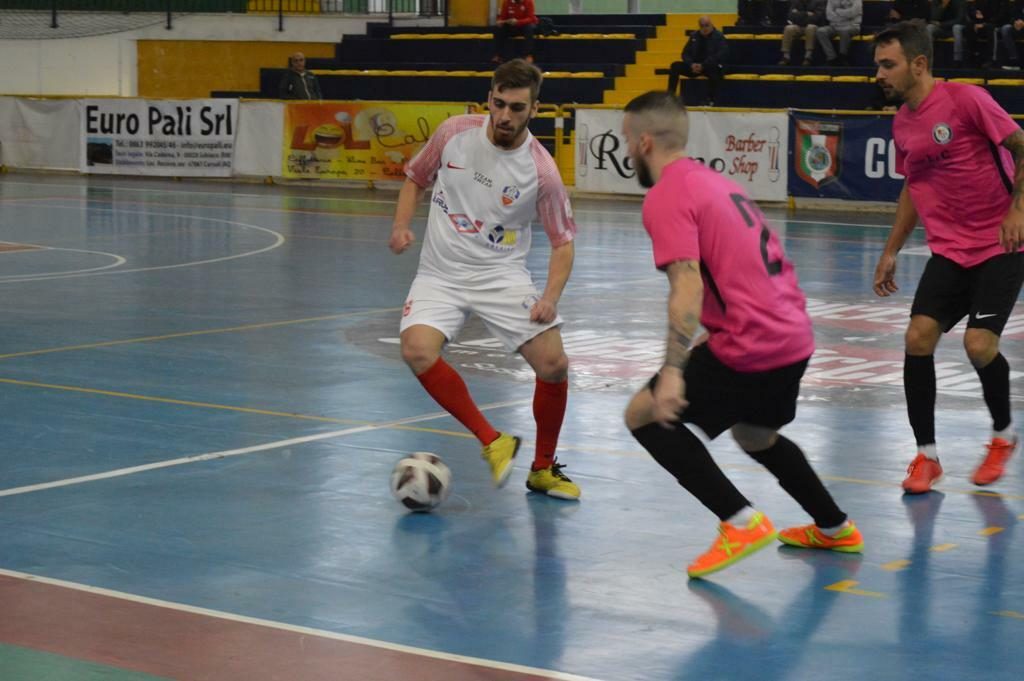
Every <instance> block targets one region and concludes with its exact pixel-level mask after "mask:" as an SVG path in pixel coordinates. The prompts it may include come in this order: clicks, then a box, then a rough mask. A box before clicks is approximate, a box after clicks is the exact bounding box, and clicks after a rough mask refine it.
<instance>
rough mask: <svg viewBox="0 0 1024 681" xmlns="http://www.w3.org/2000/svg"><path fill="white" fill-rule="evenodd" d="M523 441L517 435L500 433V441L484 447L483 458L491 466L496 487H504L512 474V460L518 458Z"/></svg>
mask: <svg viewBox="0 0 1024 681" xmlns="http://www.w3.org/2000/svg"><path fill="white" fill-rule="evenodd" d="M521 443H522V440H520V439H519V438H517V437H516V436H515V435H507V434H505V433H499V434H498V439H497V440H495V441H494V442H492V443H491V444H489V445H484V448H483V452H482V453H481V456H482V457H483V458H484V461H486V462H487V463H489V464H490V465H491V479H492V480H494V486H495V487H504V486H505V483H506V482H508V476H509V475H510V474H511V473H512V460H513V459H515V458H516V453H517V452H518V451H519V445H520V444H521Z"/></svg>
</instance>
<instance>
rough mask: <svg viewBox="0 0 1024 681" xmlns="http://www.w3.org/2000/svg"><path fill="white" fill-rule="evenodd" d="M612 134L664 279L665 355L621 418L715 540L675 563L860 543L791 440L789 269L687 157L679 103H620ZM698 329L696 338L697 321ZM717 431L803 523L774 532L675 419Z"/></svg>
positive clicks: (797, 312) (712, 566) (801, 336)
mask: <svg viewBox="0 0 1024 681" xmlns="http://www.w3.org/2000/svg"><path fill="white" fill-rule="evenodd" d="M625 111H626V116H625V120H624V122H623V125H622V132H623V135H624V136H625V138H626V141H627V146H628V150H629V156H630V159H631V160H632V162H633V167H634V168H636V173H637V179H638V180H639V181H640V184H641V185H643V186H644V187H650V191H649V192H648V193H647V197H646V198H645V199H644V206H643V221H644V227H645V228H646V229H647V233H648V234H649V235H650V237H651V242H652V244H653V248H654V264H655V266H656V267H657V268H658V269H659V270H662V271H664V272H665V273H666V274H667V275H668V280H669V285H670V292H669V300H668V317H669V330H668V341H667V345H666V350H665V363H664V366H663V367H662V368H661V371H660V372H659V373H658V374H657V375H656V376H655V377H654V378H652V379H651V381H650V383H649V384H648V386H647V387H646V388H644V389H643V390H641V391H640V392H638V393H637V394H636V395H635V396H634V397H633V399H632V401H631V402H630V403H629V406H628V407H627V408H626V425H627V426H628V427H629V429H630V431H631V432H632V433H633V436H634V437H635V438H636V439H637V440H638V441H639V442H640V444H642V445H643V446H644V448H645V449H647V451H649V452H650V453H651V455H652V456H653V457H654V459H655V460H656V461H657V462H658V463H659V464H661V466H662V467H664V468H665V469H666V470H667V471H668V472H669V473H671V474H672V475H673V476H674V477H675V478H676V480H678V481H679V484H680V485H682V486H683V487H684V488H686V489H687V490H688V491H689V492H690V493H692V494H693V495H694V496H695V497H697V499H698V500H699V501H700V502H701V503H702V504H704V505H705V506H706V507H707V508H708V509H709V510H710V511H711V512H713V513H714V514H715V515H717V516H718V518H719V520H720V521H721V522H720V524H719V530H718V531H719V535H720V536H719V538H717V539H716V540H715V542H714V543H713V544H712V546H711V548H710V549H709V550H708V551H707V552H706V553H704V554H703V555H701V556H700V557H698V558H697V560H695V561H694V562H693V563H692V564H691V565H690V566H689V567H688V568H687V573H688V574H689V575H690V577H703V576H705V575H708V574H711V573H713V572H716V571H718V570H721V569H723V568H725V567H728V566H729V565H731V564H732V563H734V562H736V561H737V560H740V559H742V558H745V557H746V556H748V555H750V554H751V553H753V552H755V551H757V550H758V549H761V548H764V547H765V546H767V545H768V544H770V543H772V541H773V540H774V539H775V538H776V535H777V536H778V538H779V539H780V540H781V541H782V542H783V543H786V544H790V545H793V546H800V547H805V548H818V549H831V550H835V551H843V552H849V553H858V552H860V551H862V550H863V547H864V540H863V537H862V536H861V533H860V531H859V530H858V529H857V527H856V526H855V525H854V524H853V522H852V521H850V520H849V518H847V516H846V514H845V513H843V511H841V510H840V509H839V507H838V506H837V505H836V503H835V501H834V500H833V499H832V496H831V495H830V494H829V493H828V490H826V489H825V486H824V485H822V483H821V480H820V479H819V478H818V476H817V474H816V473H815V472H814V470H813V469H812V468H811V466H810V464H809V463H808V462H807V458H806V457H805V456H804V453H803V452H802V451H801V450H800V448H799V447H798V446H797V445H796V443H794V442H793V441H791V440H789V439H788V438H786V437H784V436H782V435H780V434H779V433H778V431H779V429H780V428H781V427H782V426H784V425H785V424H787V423H789V422H790V421H792V420H793V418H794V417H795V416H796V402H797V395H798V393H799V391H800V379H801V377H802V376H803V374H804V370H805V369H806V368H807V362H808V359H809V358H810V356H811V353H813V352H814V332H813V329H812V328H811V320H810V318H809V317H808V316H807V312H806V309H805V300H804V294H803V292H802V291H801V290H800V287H799V285H798V283H797V278H796V272H795V271H794V269H793V265H792V263H790V262H789V260H787V259H786V255H785V253H784V252H783V249H782V245H781V244H780V243H779V239H778V237H777V236H776V235H775V233H774V232H773V231H772V230H771V228H770V227H769V225H768V222H767V220H766V219H765V216H764V215H763V214H762V213H761V210H760V209H759V208H758V206H757V204H756V203H754V202H753V201H752V200H751V199H750V198H749V197H747V195H746V194H745V193H744V191H743V189H742V188H741V187H740V186H739V185H737V184H735V183H734V182H732V181H731V180H728V179H726V178H725V177H723V176H722V175H719V174H718V173H716V172H715V171H713V170H710V169H708V168H706V167H705V166H703V165H701V164H700V163H698V162H696V161H694V160H692V159H690V158H687V156H686V152H685V149H686V142H687V137H688V133H689V124H688V120H687V115H686V108H685V107H684V106H683V105H682V103H681V102H680V101H679V100H678V99H677V98H676V97H675V96H673V95H672V94H671V93H667V92H648V93H647V94H644V95H641V96H639V97H637V98H636V99H634V100H633V101H631V102H630V103H629V104H627V105H626V109H625ZM701 325H703V326H704V328H705V329H706V331H707V337H706V340H704V341H703V342H701V339H697V338H696V337H697V333H698V327H699V326H701ZM686 423H691V424H693V425H694V426H697V427H698V428H700V429H701V430H702V431H704V433H705V434H706V435H707V436H708V437H709V438H711V439H714V438H716V437H718V436H719V435H721V434H722V433H723V432H725V431H726V430H729V431H730V432H731V433H732V436H733V438H734V439H735V440H736V442H737V444H739V446H740V447H741V448H742V449H743V451H745V452H746V453H747V454H749V455H750V456H751V457H752V458H753V459H754V460H755V461H757V462H758V463H760V464H762V465H763V466H764V467H765V468H767V469H768V470H769V471H770V472H771V473H772V475H774V476H775V477H776V478H778V480H779V483H780V484H781V485H782V488H783V489H784V490H786V491H787V492H788V493H789V494H790V496H792V497H793V498H794V499H795V500H796V501H797V502H798V503H799V504H800V505H801V506H802V507H803V508H804V510H806V511H807V512H808V514H810V516H811V517H812V518H813V519H814V524H811V525H804V526H801V527H794V528H790V529H786V530H782V531H781V532H778V533H776V531H775V529H774V527H773V526H772V523H771V521H770V520H768V518H767V517H766V516H765V515H764V514H763V513H761V512H759V511H757V510H755V509H754V508H753V507H752V506H751V505H750V502H749V501H747V499H746V498H745V497H744V496H743V495H742V494H741V493H740V491H739V490H738V489H736V487H735V486H734V485H733V484H732V482H731V481H730V480H729V479H728V478H727V477H726V476H725V474H724V473H723V472H722V470H721V469H720V468H719V467H718V465H717V464H716V463H715V462H714V460H713V459H712V458H711V455H710V453H709V452H708V450H707V448H706V447H704V444H703V443H702V442H701V441H700V439H699V438H698V437H697V436H696V435H695V434H694V433H692V432H691V431H690V430H689V429H688V428H687V427H686V426H685V425H684V424H686Z"/></svg>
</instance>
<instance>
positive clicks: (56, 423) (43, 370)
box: [0, 174, 1024, 681]
mask: <svg viewBox="0 0 1024 681" xmlns="http://www.w3.org/2000/svg"><path fill="white" fill-rule="evenodd" d="M394 198H395V194H394V192H390V191H384V190H380V191H366V190H359V191H356V190H343V189H339V188H337V187H331V186H328V185H322V186H313V187H308V186H305V187H283V186H265V185H258V184H244V183H237V184H232V183H227V182H208V183H191V182H172V181H159V180H144V179H138V178H136V179H132V178H117V179H104V178H99V177H93V178H83V177H78V176H59V175H45V176H42V175H34V174H8V175H4V176H0V295H2V300H3V306H2V310H3V333H2V334H0V443H2V454H0V681H43V680H46V681H65V680H73V681H98V680H100V679H103V680H105V681H111V680H113V681H127V680H132V681H136V680H143V679H146V680H152V679H178V680H182V681H193V680H210V681H235V680H238V681H264V680H269V679H278V680H281V681H319V680H321V679H323V680H327V679H331V680H333V681H397V680H398V679H409V680H412V681H461V680H462V679H481V680H487V681H512V680H525V679H566V680H568V679H600V680H602V681H670V680H690V679H692V680H695V681H696V680H699V681H718V680H727V681H748V680H749V681H755V680H756V681H810V680H812V679H814V680H815V681H816V680H818V679H822V678H825V679H829V680H831V681H845V680H853V679H858V680H859V679H872V680H873V681H895V680H902V679H950V680H958V681H959V680H964V679H984V680H985V681H1009V680H1011V679H1013V680H1016V679H1019V678H1021V669H1020V659H1021V658H1020V655H1019V648H1020V645H1021V642H1022V641H1024V567H1022V566H1024V543H1022V542H1024V536H1022V534H1024V529H1021V528H1020V527H1018V526H1019V525H1021V524H1022V523H1021V520H1024V475H1022V470H1024V458H1022V457H1020V456H1017V457H1016V458H1014V459H1013V460H1012V461H1011V465H1010V470H1009V472H1008V474H1007V475H1006V477H1005V478H1004V479H1003V480H1000V481H999V482H998V483H996V484H995V485H993V486H992V487H991V488H986V489H985V490H980V489H979V488H976V487H974V486H973V485H972V484H971V483H970V480H969V478H970V475H971V473H972V472H973V469H974V467H975V466H976V464H977V463H978V461H979V460H980V457H981V455H982V451H983V444H984V442H985V441H986V440H987V438H988V435H989V428H990V421H989V418H988V414H987V411H986V409H985V406H984V403H983V401H982V399H981V394H980V386H979V383H978V380H977V377H976V375H975V372H974V370H973V369H972V368H971V366H970V365H969V363H968V362H967V360H966V358H965V356H964V353H963V349H962V345H961V343H962V339H963V332H962V328H960V329H954V330H953V331H952V332H951V333H950V334H948V335H947V337H946V338H945V339H944V340H943V343H942V344H941V345H940V348H939V352H938V355H937V366H938V370H939V391H940V392H939V398H938V411H937V429H938V438H939V452H940V455H941V456H942V460H943V463H944V465H945V468H946V478H945V480H944V481H943V482H942V483H940V485H939V487H938V489H939V490H940V491H936V492H933V493H931V494H928V495H923V496H915V497H908V496H904V495H903V494H902V490H901V488H900V482H901V480H902V478H903V476H904V473H905V469H906V466H907V464H908V463H909V461H910V459H911V457H912V455H913V453H914V441H913V436H912V433H911V431H910V427H909V425H908V424H907V421H906V414H905V406H904V398H903V392H902V369H901V367H902V357H903V351H902V330H903V327H904V325H905V323H906V319H907V314H908V309H909V304H910V301H911V295H912V293H913V290H914V288H915V286H916V281H917V277H918V276H919V275H920V273H921V271H922V268H923V266H924V263H925V261H926V259H927V249H926V248H925V247H924V241H923V234H922V233H921V231H920V230H918V231H917V232H915V234H914V236H913V240H912V242H911V244H910V245H911V247H910V248H908V249H906V250H905V251H904V253H903V254H902V255H901V256H900V261H899V270H898V273H897V281H898V283H899V284H900V286H901V290H900V292H899V293H898V294H897V295H896V296H894V297H892V298H888V299H880V298H877V297H875V295H874V294H873V293H872V291H871V278H872V275H873V272H874V267H875V263H876V260H877V257H878V254H879V252H880V250H881V248H882V244H883V243H884V241H885V238H886V235H887V234H888V224H889V220H890V219H891V214H889V213H866V212H846V213H834V212H821V211H817V212H815V211H806V210H805V211H799V212H792V213H790V212H786V211H785V210H784V209H781V208H771V209H768V210H767V212H768V213H769V215H770V216H771V217H772V220H773V222H774V224H775V226H776V228H777V229H778V231H779V232H780V233H784V235H785V238H784V242H785V245H786V248H787V251H788V253H789V255H790V257H791V258H792V260H793V261H794V262H795V263H796V266H797V271H798V273H799V276H800V280H801V283H802V285H803V288H804V290H805V292H806V294H807V296H808V309H809V312H810V314H811V315H812V317H813V319H814V322H815V328H816V334H817V342H818V350H817V352H816V354H815V356H814V358H813V360H812V366H811V368H810V370H809V371H808V374H807V376H806V377H805V379H804V382H803V390H802V393H801V402H800V408H799V411H798V415H797V419H796V421H795V422H794V423H793V424H791V425H790V426H788V427H787V428H786V429H785V431H784V432H785V433H786V434H787V436H788V437H790V438H791V439H793V440H795V441H796V442H798V443H799V444H800V445H801V446H802V447H803V448H804V450H805V451H806V453H807V455H808V457H809V458H810V459H811V460H812V463H813V465H814V466H815V467H816V469H817V470H818V472H819V474H820V475H821V476H822V477H823V478H824V480H825V482H826V484H827V485H828V487H829V488H830V490H831V491H832V493H833V494H834V496H835V497H836V498H837V500H838V501H839V503H840V505H841V506H842V507H843V508H844V509H845V510H846V511H847V512H848V513H849V514H850V516H851V517H852V518H853V519H854V520H855V521H856V522H857V524H858V526H859V527H860V528H861V530H862V531H863V533H864V535H865V539H866V542H867V544H866V549H865V552H864V554H863V555H861V556H856V555H841V554H831V553H824V552H822V553H812V552H807V551H801V550H799V549H790V548H782V547H781V545H780V546H779V547H770V548H768V549H766V550H764V551H761V552H760V553H758V554H756V555H754V556H753V557H751V558H749V559H748V560H745V561H743V562H741V563H738V564H736V565H735V566H733V567H731V568H729V569H727V570H725V571H723V572H721V573H718V574H716V575H713V576H711V577H710V578H708V579H706V580H696V581H691V580H688V579H687V577H686V574H685V566H686V564H687V563H688V562H689V561H690V560H692V559H693V558H694V557H695V556H696V555H697V554H699V553H701V552H703V551H704V550H705V549H706V548H707V547H708V546H709V545H710V543H711V540H712V539H713V538H714V536H715V522H716V519H715V518H714V517H713V516H712V515H711V514H710V513H709V512H707V511H706V510H704V509H703V508H702V507H701V506H700V505H699V504H698V503H697V502H696V501H695V500H694V499H693V498H692V497H690V496H689V494H687V493H686V492H685V491H684V490H682V489H681V488H680V487H679V486H678V485H676V484H675V482H674V481H673V480H672V479H671V478H669V476H668V474H667V473H665V471H664V470H662V469H661V468H660V467H659V466H658V465H657V464H656V463H655V462H654V461H653V460H652V459H651V458H650V457H649V456H648V455H647V454H646V453H645V452H644V451H643V450H642V449H641V448H640V447H639V445H637V444H636V443H635V441H634V440H633V439H632V437H631V436H630V434H629V433H628V432H627V430H626V428H625V427H624V425H623V423H622V411H623V409H624V407H625V404H626V402H627V400H628V398H629V396H630V394H631V393H632V392H633V391H634V390H636V389H637V388H639V387H640V386H642V385H643V384H644V383H645V381H646V380H647V378H648V377H649V376H650V375H651V374H652V373H653V372H654V371H655V370H656V369H657V367H658V366H659V364H660V361H661V358H662V350H663V339H664V335H665V299H666V292H667V284H666V280H665V277H664V275H663V274H660V273H658V272H657V271H656V270H655V269H654V268H653V265H652V258H651V253H650V246H649V241H648V238H647V235H646V233H645V232H644V230H643V227H642V225H641V223H640V212H639V205H640V204H639V203H638V202H637V201H633V200H614V201H613V200H596V199H578V200H576V201H575V202H574V207H575V210H576V218H577V221H578V224H579V234H578V237H577V241H576V249H577V250H576V267H575V270H574V273H573V277H572V279H571V281H570V282H569V285H568V287H567V290H566V293H565V295H564V297H563V299H562V302H561V305H560V312H561V314H562V316H563V317H564V318H565V320H566V324H565V326H564V328H563V333H564V337H565V340H566V349H567V352H568V355H569V357H570V361H571V365H572V366H571V389H570V396H569V408H568V413H567V416H566V421H565V426H564V428H563V431H562V437H561V441H560V447H559V453H558V456H559V460H560V461H561V462H563V463H565V464H567V468H566V472H567V473H568V474H569V475H570V476H571V477H572V478H573V479H574V480H575V481H577V482H578V483H579V484H580V486H581V488H582V490H583V497H582V500H581V501H580V502H578V503H574V502H565V501H559V500H555V499H550V498H547V497H543V496H538V495H535V494H533V493H529V492H528V491H527V490H526V489H525V487H524V480H525V476H526V471H527V467H528V465H529V463H530V459H531V458H532V450H533V437H534V433H533V429H534V426H533V417H532V408H531V402H532V393H533V376H532V372H530V371H529V368H528V367H527V366H526V364H525V363H524V362H523V361H522V360H521V359H520V358H518V357H516V356H511V357H510V356H508V355H507V354H506V353H505V352H504V351H503V350H502V349H501V348H500V346H499V345H498V344H497V342H496V341H494V340H493V339H491V338H489V337H488V335H487V334H486V332H485V331H484V329H483V327H482V326H481V325H480V324H478V323H475V322H471V323H470V324H469V325H468V326H467V327H466V329H465V331H464V333H463V336H462V337H460V338H459V339H458V340H457V342H455V343H452V344H451V345H450V347H449V349H448V353H447V357H448V360H449V362H451V363H452V364H453V365H454V366H456V367H457V368H458V369H459V370H460V371H461V372H462V374H463V376H464V377H465V378H466V380H467V383H468V384H469V387H470V389H471V391H472V392H473V395H474V397H475V398H476V400H477V401H478V403H479V404H481V405H482V406H483V408H484V409H485V413H486V414H487V415H488V416H489V418H490V419H491V420H492V421H493V423H494V424H495V426H496V427H497V428H499V429H500V430H507V431H509V432H513V433H517V434H520V435H522V436H523V437H524V438H525V440H526V442H525V444H524V448H523V450H522V451H521V453H520V457H519V458H518V459H517V461H518V464H517V466H516V469H515V471H514V472H513V476H512V480H511V482H510V483H509V485H508V486H507V487H506V488H504V489H502V490H499V491H496V490H494V489H493V488H492V487H491V483H490V477H489V472H488V470H487V466H486V464H485V463H484V462H482V461H481V460H480V452H479V447H478V446H477V444H476V442H475V440H474V439H472V438H471V437H469V436H467V434H466V433H465V432H464V431H463V429H462V428H461V426H460V425H459V424H458V423H457V422H455V421H454V420H453V419H452V418H450V417H449V416H447V415H446V414H445V413H444V412H442V411H441V410H440V408H439V407H438V406H437V405H436V404H435V403H434V402H433V401H432V400H431V399H430V398H429V396H427V394H426V393H425V392H424V391H423V390H422V389H421V388H420V386H419V384H418V383H417V382H416V381H415V379H414V378H413V377H412V375H411V374H410V373H409V371H408V369H407V368H406V367H405V365H404V364H403V363H402V361H401V358H400V356H399V351H398V350H399V349H398V345H397V336H398V322H399V316H400V314H401V309H402V303H403V301H404V297H405V294H406V291H407V290H408V286H409V284H410V282H411V280H412V277H413V274H414V272H415V269H416V264H417V257H418V254H419V249H418V247H416V248H414V249H413V250H412V251H411V252H408V253H406V254H404V255H402V256H394V255H392V254H391V253H390V252H389V251H388V248H387V240H388V235H389V232H390V226H391V216H392V212H393V206H394V203H393V202H394ZM425 211H426V202H424V205H423V206H422V207H421V215H425ZM417 225H418V227H417V230H416V231H417V233H418V234H419V235H420V237H422V227H423V220H422V219H420V220H419V221H418V222H417ZM534 230H535V232H536V234H535V238H534V251H533V253H532V254H531V256H530V264H531V269H532V270H533V271H534V273H535V275H536V276H538V277H543V276H544V275H545V273H546V265H547V256H548V252H549V249H548V244H547V240H546V238H544V234H543V231H542V229H541V228H540V226H539V225H535V226H534ZM1003 352H1004V354H1005V355H1006V356H1007V358H1008V359H1009V361H1010V364H1011V367H1013V368H1014V369H1015V371H1014V373H1013V377H1014V379H1015V380H1014V383H1013V387H1012V390H1013V399H1014V404H1015V405H1016V406H1017V408H1018V416H1020V407H1021V403H1022V401H1024V388H1022V385H1024V384H1022V383H1021V380H1020V379H1021V377H1022V376H1024V315H1021V314H1018V315H1015V316H1014V317H1013V318H1012V319H1011V321H1010V324H1009V326H1008V327H1007V329H1006V332H1005V334H1004V344H1003ZM710 446H711V449H712V452H713V453H714V454H715V456H716V458H717V460H718V461H719V462H720V463H721V464H722V465H723V467H724V468H725V470H726V472H727V473H728V474H729V475H730V476H731V477H732V478H733V480H734V481H735V482H736V483H737V485H738V486H739V487H740V489H741V491H743V492H744V493H745V494H746V495H747V496H748V497H749V498H750V499H751V500H752V501H753V502H754V503H755V505H756V506H757V507H758V508H759V509H761V510H763V511H765V512H766V513H767V514H768V515H769V516H770V517H771V519H772V520H773V521H774V523H775V524H776V525H777V526H779V527H784V526H789V525H794V524H803V523H805V522H809V521H808V520H807V519H806V517H805V515H804V514H803V512H802V510H801V509H800V508H799V507H798V506H797V505H796V504H795V503H794V502H793V501H791V500H790V499H789V497H788V496H787V495H786V494H785V493H784V492H783V491H782V490H781V489H780V488H779V487H778V485H777V484H776V482H775V480H774V479H773V478H772V477H771V476H770V475H769V474H768V473H767V472H766V471H764V470H762V469H761V468H760V467H758V466H757V465H756V464H755V463H754V462H753V461H752V460H750V459H749V458H748V457H746V455H744V454H743V453H742V452H741V451H740V450H739V449H738V448H737V447H736V446H735V444H733V443H732V441H731V440H730V439H729V438H728V437H727V436H726V437H723V438H719V439H718V440H716V441H715V442H713V443H712V444H711V445H710ZM413 451H429V452H434V453H437V454H439V455H440V456H442V457H443V458H444V460H445V461H446V462H447V463H448V465H449V466H450V467H451V469H452V472H453V476H454V487H453V493H452V496H451V498H450V499H449V500H448V501H447V502H446V503H445V504H444V505H442V506H441V507H440V508H439V509H438V510H437V511H436V512H434V513H431V514H410V513H407V512H406V511H405V509H404V508H403V507H402V506H401V505H399V504H398V503H397V502H396V501H395V500H394V499H393V498H392V497H391V496H390V494H389V491H388V478H389V474H390V472H391V469H392V467H393V465H394V463H395V461H396V460H398V459H399V458H401V457H402V456H404V455H405V454H407V453H409V452H413Z"/></svg>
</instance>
